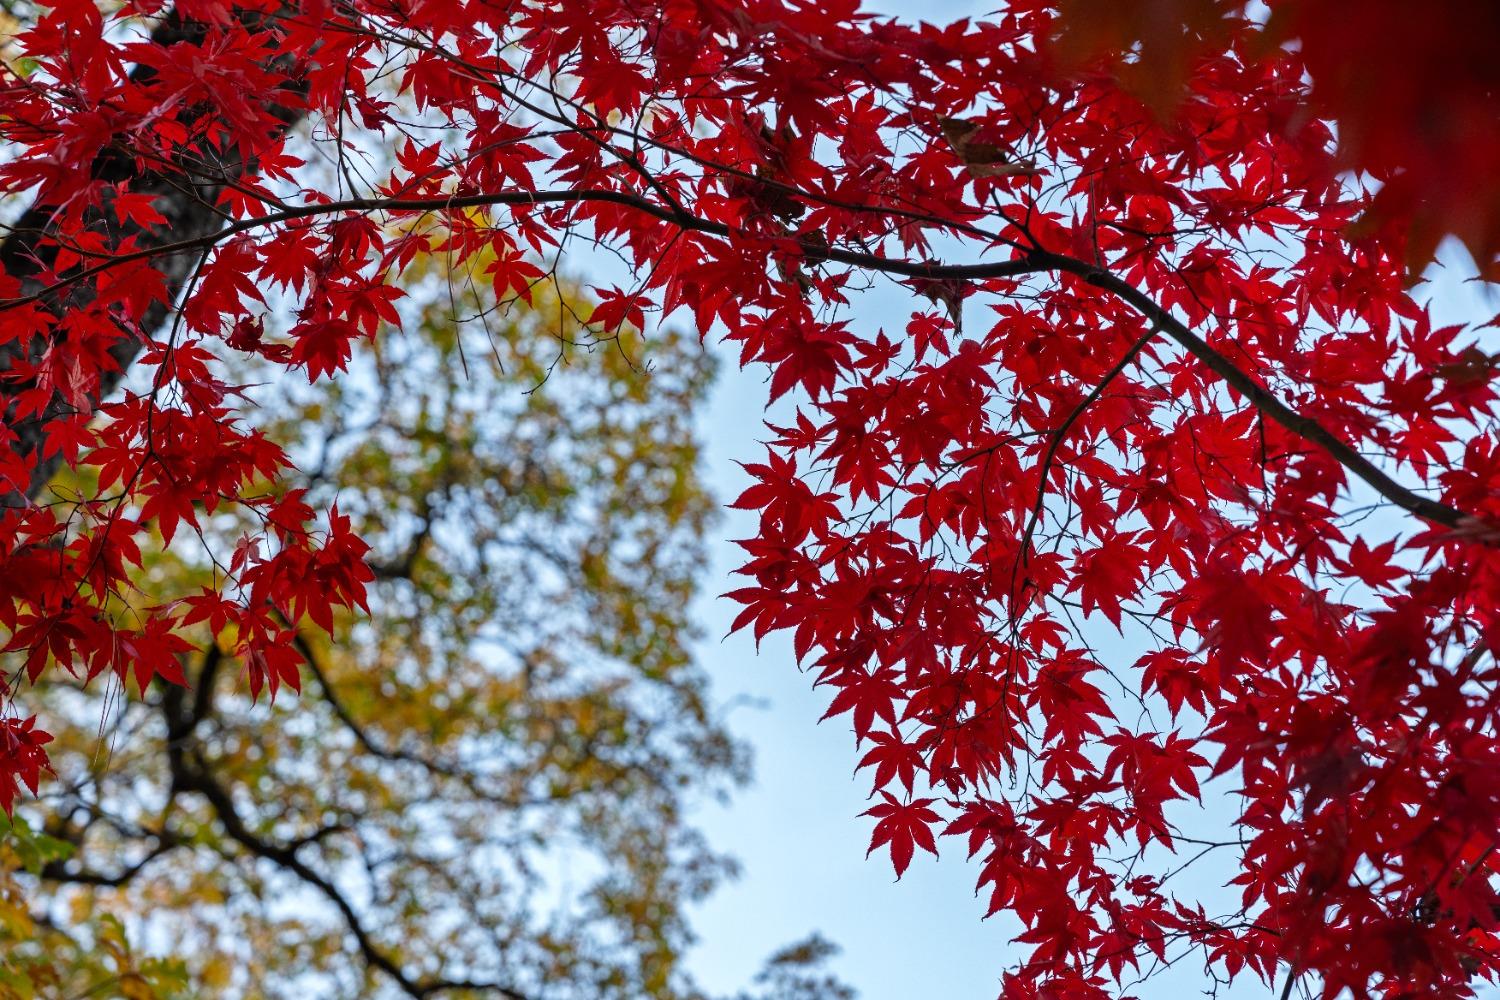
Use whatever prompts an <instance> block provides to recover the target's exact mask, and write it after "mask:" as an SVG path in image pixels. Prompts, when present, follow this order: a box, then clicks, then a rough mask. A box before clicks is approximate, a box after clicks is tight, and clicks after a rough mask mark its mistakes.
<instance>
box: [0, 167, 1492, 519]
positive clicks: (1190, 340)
mask: <svg viewBox="0 0 1500 1000" xmlns="http://www.w3.org/2000/svg"><path fill="white" fill-rule="evenodd" d="M578 202H603V203H610V204H616V205H621V206H624V207H627V208H632V209H635V210H637V211H640V212H642V213H644V214H646V215H650V216H652V217H654V218H657V219H661V220H662V221H664V222H669V223H671V224H673V225H676V226H680V227H682V228H683V229H688V230H692V231H695V232H701V233H706V234H709V235H713V236H720V237H725V238H728V237H730V236H733V235H745V234H737V233H736V232H735V230H733V229H732V228H731V227H730V226H727V225H725V224H723V223H719V222H714V221H711V220H709V219H703V218H700V217H698V216H694V215H689V214H685V213H683V212H682V211H681V210H680V209H675V208H672V207H668V206H664V205H659V204H657V203H655V202H653V201H651V200H649V199H647V198H644V197H642V196H640V195H637V194H633V193H630V192H625V191H612V190H607V189H595V188H584V189H561V190H547V191H493V192H481V193H477V194H468V195H452V196H444V197H436V198H409V197H393V198H349V199H344V200H341V201H333V202H327V203H324V204H318V205H301V206H297V207H294V208H288V209H284V210H282V211H278V212H273V213H270V214H268V215H263V216H257V217H256V218H253V219H243V220H241V221H239V222H236V223H234V224H232V225H228V226H224V227H223V228H220V229H217V230H215V231H213V232H209V233H204V234H202V235H198V236H194V237H190V238H188V239H184V240H178V241H175V242H172V243H167V244H163V245H159V246H155V247H150V248H144V249H141V250H138V251H135V252H133V253H127V254H120V255H118V256H116V257H113V258H111V259H109V260H107V261H103V262H101V263H99V264H95V265H93V266H91V267H88V268H84V269H82V270H80V271H78V272H75V273H74V274H70V275H68V276H67V277H66V278H64V279H62V280H60V281H59V282H57V283H55V284H54V285H52V286H50V287H49V288H46V289H43V290H41V291H38V292H34V293H31V294H28V295H23V296H19V297H16V298H12V299H4V300H0V311H3V310H5V309H9V308H15V307H17V306H20V305H23V304H26V303H28V302H33V301H36V300H38V299H40V298H43V297H45V296H47V295H52V294H55V293H56V292H57V291H58V290H60V289H61V288H63V287H66V286H68V285H71V284H75V283H78V282H81V281H84V280H87V279H88V278H90V277H92V276H94V275H97V274H99V273H101V272H102V271H105V270H108V269H109V268H111V267H116V266H119V265H120V264H124V263H128V262H131V261H135V260H142V259H145V258H149V257H156V256H161V255H173V256H175V255H182V254H186V253H187V252H189V251H193V250H203V249H205V248H208V247H212V246H214V245H215V244H217V243H219V242H221V241H222V240H224V239H226V238H228V237H230V236H233V235H236V234H238V233H242V232H247V231H250V230H253V229H259V228H264V227H266V226H273V225H277V224H280V223H284V222H291V221H295V220H298V219H307V218H315V217H318V216H323V215H332V214H337V213H340V212H374V211H387V212H407V213H431V212H451V211H456V210H460V209H466V208H481V207H490V206H496V205H519V206H535V205H549V204H572V203H578ZM784 241H785V242H787V243H788V244H790V245H793V246H798V245H800V248H801V250H802V251H803V252H804V253H805V254H806V255H807V256H808V257H809V259H813V260H819V261H825V260H826V261H834V262H836V263H840V264H846V265H849V266H851V267H858V268H863V269H866V270H871V271H877V272H881V273H884V274H892V275H899V276H902V277H907V278H925V279H929V280H956V281H977V280H985V279H994V278H1004V277H1017V276H1021V275H1027V274H1039V273H1046V272H1062V273H1067V274H1072V275H1075V276H1077V277H1080V278H1082V279H1084V280H1085V281H1087V282H1089V283H1090V284H1092V285H1095V286H1097V287H1099V288H1103V289H1105V290H1106V291H1109V292H1111V293H1113V294H1114V295H1116V296H1118V297H1119V298H1121V299H1123V300H1124V301H1126V302H1127V303H1129V304H1130V305H1131V306H1133V307H1134V308H1135V309H1136V310H1137V311H1138V312H1140V313H1141V314H1142V315H1143V316H1145V317H1146V318H1147V319H1148V320H1150V321H1151V322H1152V323H1154V324H1157V325H1159V326H1160V327H1161V329H1162V330H1163V331H1164V332H1165V333H1166V334H1167V336H1169V337H1170V338H1171V339H1172V340H1174V341H1175V342H1176V343H1177V344H1178V345H1180V346H1181V347H1182V348H1184V349H1185V350H1186V351H1187V352H1188V353H1190V354H1192V355H1193V356H1194V357H1196V358H1198V359H1199V360H1200V361H1202V362H1203V363H1204V364H1205V365H1207V366H1208V367H1209V369H1210V370H1212V371H1213V372H1214V373H1215V374H1217V375H1219V377H1220V378H1222V379H1224V381H1225V382H1227V383H1228V384H1229V385H1230V386H1231V387H1233V388H1234V389H1235V390H1237V391H1238V392H1240V393H1241V394H1243V395H1244V396H1245V397H1246V398H1247V399H1248V400H1249V401H1250V403H1251V404H1252V405H1253V406H1255V407H1256V409H1258V410H1260V411H1261V412H1262V413H1263V414H1265V415H1266V416H1267V417H1269V418H1270V419H1271V420H1273V421H1275V422H1276V423H1278V424H1280V425H1281V426H1282V427H1284V428H1286V429H1287V430H1289V431H1291V432H1292V433H1293V434H1296V435H1298V436H1299V437H1301V438H1303V439H1305V440H1307V441H1309V442H1311V443H1312V444H1315V445H1317V446H1318V447H1320V448H1322V449H1323V450H1324V451H1325V452H1327V453H1328V454H1329V455H1330V456H1331V457H1332V458H1333V459H1334V460H1335V461H1337V462H1338V463H1339V464H1340V465H1342V466H1343V467H1344V468H1345V469H1347V470H1349V471H1350V472H1351V473H1353V474H1354V476H1355V477H1356V478H1358V479H1360V480H1362V481H1363V482H1365V483H1366V484H1368V485H1369V486H1370V487H1372V488H1373V489H1374V490H1375V491H1376V492H1377V493H1379V494H1380V495H1381V496H1382V497H1384V498H1385V499H1387V500H1389V501H1390V502H1392V503H1394V504H1396V505H1397V506H1398V507H1400V508H1402V509H1403V510H1406V511H1408V512H1410V513H1412V514H1415V515H1417V516H1418V517H1421V518H1423V519H1424V520H1427V521H1430V522H1432V523H1434V524H1439V525H1443V526H1445V527H1448V528H1458V527H1460V526H1461V525H1462V524H1463V523H1464V522H1465V521H1466V520H1468V516H1467V515H1465V514H1464V512H1463V511H1460V510H1457V509H1455V508H1453V507H1449V506H1447V505H1446V504H1442V503H1439V502H1437V501H1434V500H1430V499H1428V498H1426V497H1423V496H1421V495H1420V494H1418V493H1416V492H1414V491H1412V490H1410V489H1407V488H1406V487H1404V486H1402V485H1401V484H1400V483H1397V482H1396V481H1395V480H1394V479H1392V478H1391V477H1390V476H1388V475H1387V474H1386V473H1384V472H1383V471H1381V469H1380V468H1379V467H1378V466H1376V465H1375V464H1374V463H1373V462H1371V461H1370V460H1369V459H1367V458H1365V457H1364V456H1363V455H1361V454H1360V453H1359V452H1358V451H1357V450H1356V449H1355V448H1354V447H1352V446H1351V445H1349V444H1348V443H1347V442H1345V441H1343V440H1341V439H1340V438H1339V437H1337V436H1336V435H1335V434H1333V433H1332V432H1331V431H1329V430H1328V429H1327V428H1326V427H1324V426H1323V425H1322V424H1320V423H1318V422H1317V421H1316V420H1315V419H1313V418H1312V417H1309V416H1306V415H1304V414H1301V413H1298V412H1297V411H1295V410H1293V409H1292V408H1291V407H1289V406H1287V405H1286V404H1285V403H1283V402H1282V401H1281V400H1280V399H1279V398H1278V397H1277V396H1276V395H1275V394H1274V393H1272V392H1271V391H1270V390H1268V389H1266V388H1265V387H1264V386H1262V385H1260V384H1259V383H1258V382H1256V381H1255V379H1253V378H1252V377H1251V376H1250V375H1249V374H1248V373H1247V372H1245V371H1244V370H1243V369H1241V368H1240V367H1239V366H1238V365H1236V364H1235V363H1234V362H1233V361H1231V360H1230V359H1229V358H1227V357H1225V356H1224V355H1223V354H1221V353H1220V352H1219V351H1218V350H1216V349H1215V348H1213V347H1212V346H1210V345H1209V344H1208V343H1207V341H1205V340H1203V339H1202V338H1201V337H1199V336H1198V335H1197V334H1195V333H1193V332H1192V331H1191V330H1189V329H1188V328H1187V326H1186V325H1185V324H1183V323H1182V322H1181V321H1180V320H1178V319H1177V318H1176V317H1175V316H1173V315H1172V313H1171V312H1170V311H1169V310H1167V309H1166V308H1164V307H1163V306H1161V305H1160V304H1158V303H1157V302H1156V301H1155V300H1153V299H1152V298H1150V297H1149V296H1148V295H1146V294H1145V293H1144V292H1142V291H1140V290H1139V289H1137V288H1136V287H1135V286H1133V285H1131V284H1130V283H1129V282H1126V281H1124V280H1122V279H1121V278H1119V277H1117V276H1115V275H1114V274H1112V273H1110V272H1109V271H1108V270H1106V269H1104V268H1101V267H1098V266H1097V265H1095V264H1091V263H1088V262H1086V261H1082V260H1078V259H1076V258H1072V257H1066V256H1062V255H1060V254H1054V253H1049V252H1047V251H1043V250H1036V251H1032V252H1031V253H1028V254H1025V255H1023V256H1021V257H1018V258H1015V259H1012V260H1007V261H994V262H991V263H978V264H943V263H939V262H913V261H907V260H900V259H893V258H889V257H882V256H880V255H879V254H873V253H868V252H863V251H855V250H848V249H844V248H839V247H830V246H823V245H816V246H815V245H812V244H810V243H807V242H805V241H804V242H802V243H800V244H799V242H798V240H797V239H796V238H794V237H786V238H784Z"/></svg>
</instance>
